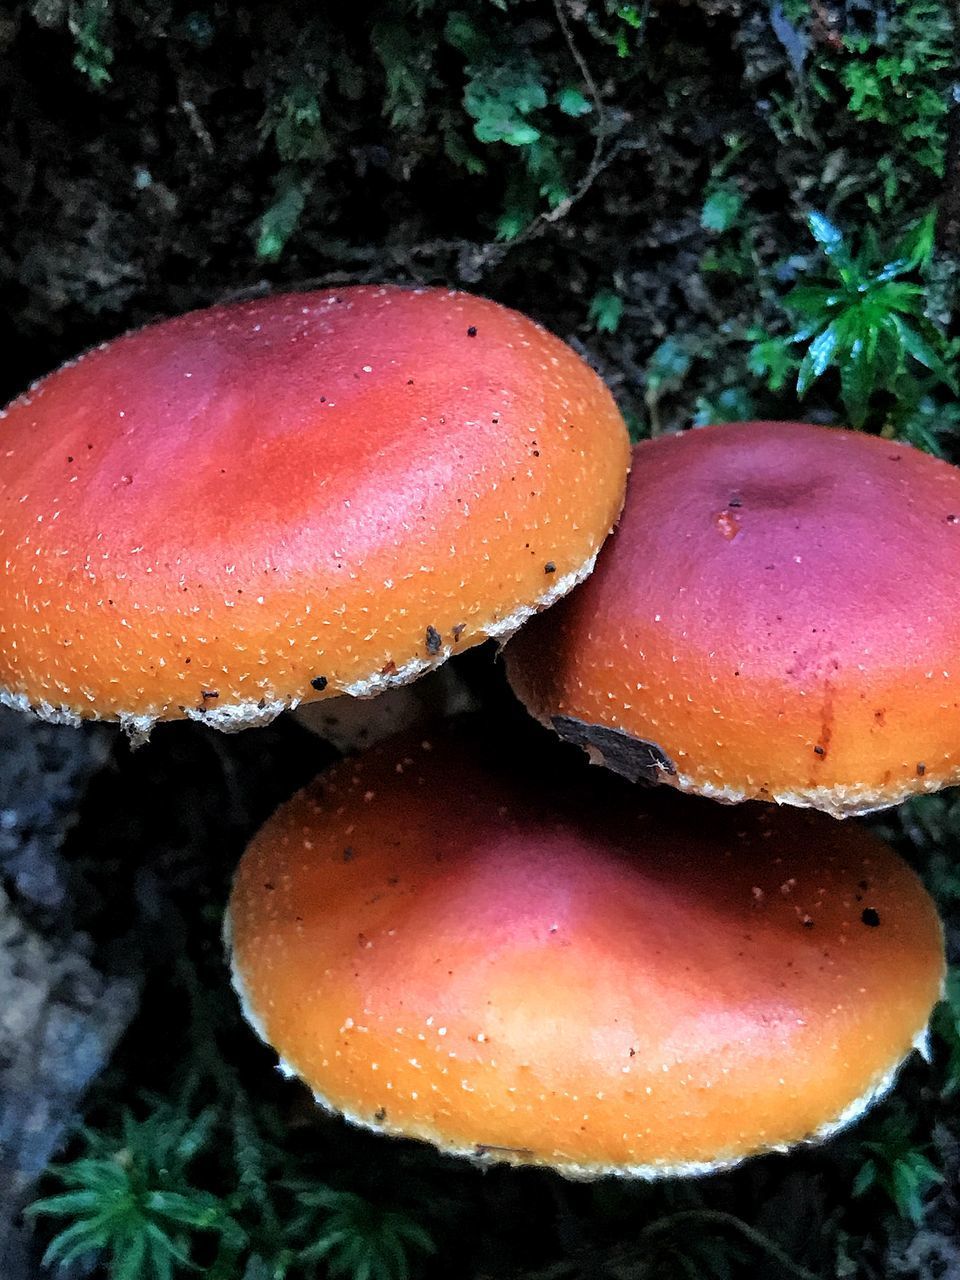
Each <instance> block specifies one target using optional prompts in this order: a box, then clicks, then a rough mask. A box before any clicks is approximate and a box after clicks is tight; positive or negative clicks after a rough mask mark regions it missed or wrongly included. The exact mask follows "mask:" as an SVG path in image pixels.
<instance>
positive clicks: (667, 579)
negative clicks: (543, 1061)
mask: <svg viewBox="0 0 960 1280" xmlns="http://www.w3.org/2000/svg"><path fill="white" fill-rule="evenodd" d="M958 599H960V471H958V470H957V469H956V468H954V467H951V466H949V465H948V464H947V463H945V462H940V461H937V460H935V459H933V458H931V457H929V456H928V455H926V454H922V453H920V452H918V451H917V450H915V449H912V448H910V447H909V446H906V445H902V444H894V443H890V442H889V441H885V440H880V439H876V438H873V437H868V436H864V435H860V434H856V433H853V432H847V431H838V430H835V429H832V428H825V427H813V426H806V425H803V424H797V423H742V424H732V425H726V426H718V427H708V428H704V429H702V430H696V431H691V432H688V433H686V434H685V435H682V436H673V437H663V438H661V439H658V440H656V441H649V442H645V443H643V444H640V445H638V446H637V447H636V449H635V450H634V466H633V472H632V476H631V482H630V484H629V486H628V497H627V504H626V507H625V509H624V515H623V519H622V521H621V523H620V526H619V528H618V531H617V533H616V534H615V536H614V537H613V538H612V539H611V541H610V543H609V545H608V547H607V548H606V549H605V550H604V553H603V554H602V555H601V557H600V558H599V561H598V566H597V571H596V572H595V573H594V575H593V576H592V577H591V579H590V580H589V582H587V583H586V584H585V585H584V586H583V587H582V588H580V589H579V590H578V591H577V592H576V594H575V595H574V596H572V597H571V598H570V599H569V600H568V601H566V602H565V603H564V604H563V605H562V606H561V607H559V608H558V609H557V610H554V611H552V612H551V613H550V614H549V616H545V617H544V618H542V619H537V620H535V621H534V623H533V624H532V625H531V626H530V628H529V629H528V631H526V632H525V633H523V634H521V635H519V636H518V637H517V638H516V639H515V640H514V641H513V642H511V644H510V645H509V646H508V648H507V652H506V662H507V669H508V673H509V676H510V680H511V683H512V685H513V687H514V689H515V690H516V692H517V693H518V694H519V696H520V697H521V699H522V700H523V701H524V702H525V704H526V705H527V707H528V709H529V710H531V711H532V712H533V714H534V715H536V716H537V717H538V718H539V719H541V720H543V721H544V722H545V723H553V725H554V727H555V728H559V729H560V731H561V732H563V729H564V722H568V723H571V724H573V725H574V726H576V723H577V722H582V724H585V725H588V726H594V727H595V728H597V729H598V730H600V731H603V730H610V731H617V732H620V733H626V734H630V735H633V736H634V737H635V738H637V739H640V740H641V741H643V742H645V743H648V744H653V746H654V747H655V748H656V749H657V750H658V751H659V752H660V753H661V756H662V759H663V762H664V763H663V764H662V767H661V768H660V769H659V771H658V775H657V776H658V778H659V780H662V781H667V782H671V783H673V785H676V786H678V787H680V788H681V789H683V790H688V791H697V792H701V793H703V794H706V795H710V796H713V797H715V798H717V799H725V800H741V799H745V798H751V797H754V798H761V799H775V800H778V801H781V802H786V803H794V804H800V805H813V806H815V807H819V808H823V809H825V810H827V811H829V812H832V813H834V814H837V815H843V814H845V813H850V812H857V811H863V810H868V809H872V808H878V807H882V806H884V805H889V804H895V803H897V802H898V801H900V800H902V799H903V798H905V797H906V796H907V795H909V794H911V793H912V792H914V791H931V790H936V789H937V788H939V787H942V786H945V785H948V784H950V783H953V782H955V781H957V779H958V777H960V732H958V728H957V726H958V724H960V611H958V610H957V608H956V601H957V600H958ZM547 652H549V654H550V660H549V662H544V661H543V655H544V654H545V653H547ZM558 721H559V723H558ZM576 732H580V733H581V735H582V733H583V732H584V730H582V729H580V730H576ZM566 736H568V737H570V736H571V734H567V735H566ZM574 740H576V739H575V738H574Z"/></svg>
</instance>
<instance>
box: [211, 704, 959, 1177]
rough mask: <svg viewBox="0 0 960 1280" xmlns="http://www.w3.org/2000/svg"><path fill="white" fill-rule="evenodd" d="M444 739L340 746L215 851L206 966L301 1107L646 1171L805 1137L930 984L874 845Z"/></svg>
mask: <svg viewBox="0 0 960 1280" xmlns="http://www.w3.org/2000/svg"><path fill="white" fill-rule="evenodd" d="M458 732H459V731H458V730H457V729H456V728H452V729H450V730H448V731H446V732H445V733H444V734H441V735H439V736H436V735H434V736H431V737H430V738H429V739H426V740H421V739H420V738H412V737H411V738H403V739H399V740H398V739H394V740H392V741H391V742H389V743H385V744H383V745H382V746H381V747H379V748H376V749H375V750H373V751H371V752H368V753H367V754H365V755H363V756H361V757H359V758H357V759H356V760H353V761H345V762H344V763H343V764H341V765H340V766H338V767H337V768H335V769H334V770H333V771H332V772H331V773H330V774H328V775H325V776H324V777H322V778H321V779H319V780H318V781H317V783H316V784H315V785H314V786H313V787H311V788H309V789H308V790H307V791H305V792H302V793H301V794H300V795H299V796H297V797H295V798H294V799H293V800H292V801H291V802H290V803H289V804H287V805H286V806H284V807H283V808H282V809H281V810H280V811H279V812H278V813H277V814H276V815H275V817H274V818H273V819H272V820H271V821H270V822H269V823H268V824H267V825H266V827H264V828H263V830H262V831H261V832H260V834H259V835H258V836H257V837H256V839H255V840H254V841H253V843H252V845H251V847H250V849H249V850H248V852H247V854H246V855H245V857H244V859H243V861H242V863H241V866H240V869H239V872H238V875H237V879H236V883H235V887H234V891H233V896H232V900H231V905H230V910H229V915H228V924H227V934H228V936H229V937H230V938H232V943H233V971H234V981H235V984H236V986H237V988H238V991H239V993H240V995H241V998H242V1000H243V1002H244V1007H245V1011H246V1013H247V1016H248V1018H250V1020H251V1021H252V1022H253V1024H254V1026H255V1027H256V1028H257V1029H258V1031H259V1033H260V1034H261V1035H262V1036H263V1038H264V1039H266V1040H267V1041H268V1042H269V1043H270V1044H272V1045H274V1047H275V1048H276V1049H277V1052H278V1053H279V1055H280V1058H281V1060H282V1061H283V1063H284V1064H285V1068H286V1069H287V1070H290V1071H292V1072H294V1073H296V1074H297V1075H299V1076H301V1077H303V1079H305V1080H306V1081H307V1083H308V1084H309V1085H310V1087H311V1088H312V1089H313V1090H314V1091H315V1093H316V1094H317V1096H318V1100H320V1101H321V1102H323V1103H324V1104H325V1105H326V1106H328V1107H330V1108H331V1109H333V1110H336V1111H339V1112H343V1113H344V1114H346V1115H347V1116H348V1117H349V1118H350V1119H352V1120H355V1121H357V1122H359V1123H361V1124H364V1125H368V1126H370V1127H372V1128H376V1129H380V1130H383V1131H384V1132H386V1133H393V1134H403V1135H406V1136H410V1137H418V1138H424V1139H427V1140H429V1141H431V1142H434V1143H436V1144H437V1145H438V1146H440V1147H442V1148H444V1149H446V1150H452V1151H458V1152H462V1153H465V1154H469V1155H479V1156H481V1157H486V1158H490V1159H500V1160H509V1161H512V1162H514V1163H542V1164H548V1165H552V1166H555V1167H557V1168H559V1169H561V1170H563V1171H565V1172H567V1173H569V1174H571V1175H573V1176H594V1175H599V1174H602V1173H609V1172H619V1173H628V1174H635V1175H640V1176H655V1175H658V1174H664V1175H666V1174H675V1173H695V1172H703V1171H705V1170H707V1169H710V1168H713V1167H718V1166H722V1165H725V1164H729V1163H732V1162H734V1161H736V1160H738V1159H740V1158H742V1157H744V1156H746V1155H749V1154H752V1153H755V1152H760V1151H765V1150H770V1149H774V1148H780V1147H784V1146H787V1145H789V1144H791V1143H795V1142H799V1141H802V1140H804V1139H807V1138H810V1137H811V1136H814V1135H820V1136H823V1135H825V1134H826V1133H828V1132H830V1131H831V1130H832V1129H833V1128H835V1127H837V1126H838V1125H840V1124H843V1123H846V1122H848V1121H849V1120H850V1119H851V1118H853V1117H854V1116H855V1115H856V1114H858V1113H859V1111H860V1110H861V1109H862V1108H863V1106H864V1105H866V1103H867V1102H868V1101H869V1100H870V1099H871V1098H872V1096H873V1095H874V1094H875V1093H876V1092H878V1091H881V1090H882V1089H884V1088H886V1087H888V1086H889V1084H890V1082H891V1079H892V1073H893V1071H894V1070H895V1067H896V1066H897V1064H898V1063H899V1062H900V1061H901V1060H902V1059H903V1058H904V1057H905V1056H906V1055H907V1054H908V1053H909V1052H910V1049H911V1047H912V1046H913V1044H914V1043H915V1041H916V1040H917V1039H918V1037H919V1036H920V1035H921V1034H922V1032H923V1029H924V1027H925V1025H926V1022H927V1018H928V1016H929V1012H930V1009H931V1007H932V1005H933V1003H934V1002H935V1001H936V999H937V998H938V994H939V990H940V985H941V981H942V976H943V954H942V939H941V932H940V927H939V923H938V921H937V918H936V913H935V910H934V907H933V904H932V903H931V901H930V899H929V897H928V896H927V894H926V893H925V891H924V890H923V889H922V887H921V886H920V884H919V882H918V881H917V879H916V878H915V877H914V875H913V873H912V872H911V871H910V870H909V869H908V868H907V867H906V865H905V864H904V863H903V862H902V861H901V860H900V859H899V858H898V857H897V856H896V855H895V854H894V853H893V851H892V850H891V849H889V848H888V847H887V846H885V845H883V844H881V843H880V842H879V841H877V840H876V839H875V838H874V837H872V836H871V835H870V834H869V833H868V832H866V831H865V830H863V829H862V828H861V827H859V826H858V825H856V824H852V823H851V824H839V823H836V822H833V821H832V820H831V819H828V818H826V817H824V816H823V815H820V814H814V813H803V812H798V811H796V810H777V809H774V808H772V807H768V806H756V805H748V806H744V807H742V808H739V809H736V810H733V809H719V808H718V807H717V806H714V805H710V804H709V803H708V802H705V801H703V802H701V801H697V800H692V799H689V798H686V799H678V798H677V797H675V796H673V795H672V794H671V793H669V792H666V791H659V792H656V793H652V794H651V793H649V792H644V791H641V790H640V789H638V788H636V787H635V786H632V785H630V784H628V783H624V782H620V781H619V780H617V779H615V778H613V777H612V776H610V775H607V774H604V773H602V772H601V771H599V770H596V771H594V770H586V769H585V768H584V769H583V770H581V773H580V777H579V781H578V780H577V778H576V777H564V778H563V779H558V780H557V783H556V785H551V784H550V783H549V782H548V781H545V780H544V779H543V778H542V777H541V780H540V781H539V783H537V784H532V783H530V781H529V780H528V782H527V783H524V782H521V781H519V780H513V781H511V780H510V778H509V776H508V775H507V773H506V772H503V773H499V772H494V771H491V769H490V768H489V767H488V765H487V764H486V763H481V762H480V761H479V759H478V755H477V749H476V747H474V746H472V745H467V744H466V743H464V742H463V741H461V740H460V739H458V737H457V734H458ZM583 773H586V774H588V775H589V777H588V778H587V779H586V780H585V779H584V778H583V776H582V775H583ZM864 913H868V914H866V915H865V914H864ZM875 921H876V922H875Z"/></svg>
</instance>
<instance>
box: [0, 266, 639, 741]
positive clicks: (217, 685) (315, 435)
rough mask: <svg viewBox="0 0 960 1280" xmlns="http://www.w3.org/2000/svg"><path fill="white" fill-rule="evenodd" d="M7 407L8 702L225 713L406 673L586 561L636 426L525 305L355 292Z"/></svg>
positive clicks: (178, 342) (107, 352) (135, 723)
mask: <svg viewBox="0 0 960 1280" xmlns="http://www.w3.org/2000/svg"><path fill="white" fill-rule="evenodd" d="M2 417H3V419H4V420H3V422H2V424H0V433H2V442H3V452H2V456H0V560H2V561H4V562H5V563H6V569H5V583H6V586H5V590H4V592H3V596H2V600H0V699H2V700H3V701H4V702H6V703H8V704H11V705H15V706H19V707H21V708H23V709H28V708H30V709H33V710H35V711H38V712H40V713H41V714H44V715H46V716H47V717H48V718H50V719H57V720H67V721H75V720H76V719H78V718H80V717H96V718H101V717H102V718H111V719H120V720H121V721H123V722H125V723H126V724H127V726H128V727H130V728H132V729H133V730H135V731H146V730H148V729H149V727H150V725H151V724H152V722H153V721H155V720H157V719H161V718H163V719H168V718H174V719H176V718H181V717H183V716H192V717H203V718H204V719H206V720H207V721H209V722H211V723H214V724H216V725H218V727H220V728H237V727H244V726H246V725H248V724H255V723H260V722H263V721H264V720H267V719H270V718H272V717H273V716H274V715H276V714H277V713H278V712H279V711H280V710H282V709H283V708H284V707H285V706H289V705H295V704H296V703H298V702H301V701H310V700H313V699H316V698H319V697H326V696H332V695H334V694H336V693H349V694H355V695H359V696H364V695H369V694H372V693H376V692H378V691H379V690H380V689H381V688H384V687H386V686H388V685H390V684H393V683H402V682H403V681H405V680H408V679H410V678H412V677H414V676H416V675H418V674H419V673H420V672H421V671H423V670H426V669H428V668H430V667H433V666H436V665H437V664H438V663H440V662H442V661H443V660H444V659H445V658H447V657H448V656H450V654H452V653H453V652H454V651H455V650H459V649H464V648H467V647H469V646H470V645H473V644H477V643H479V642H480V641H482V640H484V639H485V638H487V637H488V636H498V637H503V636H506V635H508V634H509V633H510V632H512V631H513V630H514V629H515V628H516V627H517V626H518V625H519V624H520V623H521V622H522V621H523V620H524V619H525V618H526V617H528V616H529V615H530V613H531V612H533V611H534V610H535V609H537V608H540V607H542V606H544V605H547V604H550V603H551V602H552V601H553V600H555V599H557V598H558V597H559V596H561V595H563V594H564V593H565V592H566V591H568V590H569V589H570V588H571V586H573V585H574V583H575V582H577V581H578V580H579V578H581V577H582V576H583V575H584V574H586V573H587V572H589V570H590V568H591V567H592V563H593V558H594V556H595V554H596V552H597V549H598V547H599V546H600V544H601V543H602V541H603V539H604V538H605V537H606V535H607V533H608V532H609V531H610V528H611V526H612V525H613V523H614V521H615V520H616V518H617V515H618V513H619V510H620V507H621V505H622V501H623V490H624V485H625V479H626V472H627V467H628V465H629V444H628V440H627V434H626V429H625V426H624V424H623V421H622V419H621V417H620V415H619V413H618V411H617V409H616V407H615V405H614V402H613V400H612V398H611V396H610V393H609V392H608V391H607V389H606V388H605V387H604V385H603V383H602V382H601V380H600V378H599V377H598V376H597V375H596V374H595V373H594V372H593V371H592V370H591V369H590V368H589V366H588V365H587V364H586V363H585V362H584V361H583V360H582V359H581V358H580V357H579V356H578V355H577V354H576V353H575V352H574V351H572V350H571V348H569V347H568V346H566V345H565V344H564V343H563V342H561V341H560V340H559V339H558V338H555V337H553V336H552V335H551V334H549V333H547V332H546V331H545V330H543V329H542V328H541V327H540V326H539V325H537V324H535V323H534V322H533V321H531V320H529V319H527V318H526V317H524V316H522V315H520V314H518V313H517V312H514V311H511V310H508V309H507V308H505V307H501V306H498V305H497V304H496V303H493V302H490V301H487V300H485V299H482V298H475V297H471V296H470V295H468V294H463V293H455V292H449V291H447V290H443V289H416V290H404V289H399V288H392V287H388V288H377V287H360V288H350V289H341V290H338V291H337V292H335V293H301V294H287V295H284V296H278V297H268V298H262V299H258V300H256V301H253V302H245V303H242V304H238V305H232V306H217V307H211V308H209V309H208V310H204V311H197V312H194V313H192V314H189V315H185V316H181V317H179V318H177V319H174V320H168V321H164V322H163V323H160V324H155V325H150V326H148V327H147V328H145V329H141V330H139V331H137V332H135V333H131V334H128V335H127V336H125V337H122V338H119V339H118V340H116V341H114V342H110V343H107V344H105V345H104V346H102V347H100V348H98V349H97V350H95V351H92V352H90V353H88V354H87V355H85V356H83V357H81V359H79V360H77V361H75V362H72V363H70V364H67V365H65V366H64V367H63V368H62V369H60V370H58V371H57V372H56V373H53V374H51V375H50V376H49V377H47V378H44V379H43V380H42V381H40V382H39V383H37V384H36V385H35V386H34V387H33V388H31V390H30V391H29V392H28V393H27V394H26V395H24V396H22V397H21V398H20V399H19V400H16V401H14V403H13V404H11V405H10V406H9V408H8V409H7V410H6V413H5V414H3V415H2Z"/></svg>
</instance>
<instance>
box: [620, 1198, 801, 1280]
mask: <svg viewBox="0 0 960 1280" xmlns="http://www.w3.org/2000/svg"><path fill="white" fill-rule="evenodd" d="M687 1223H690V1224H691V1225H692V1224H694V1223H696V1224H699V1225H701V1226H707V1227H715V1228H717V1229H718V1230H722V1231H735V1232H736V1233H737V1234H738V1235H740V1236H743V1238H744V1239H745V1240H747V1241H749V1243H750V1244H752V1245H753V1247H754V1248H755V1249H759V1250H760V1251H761V1252H762V1253H765V1254H767V1255H768V1256H769V1257H771V1258H773V1259H775V1261H776V1262H778V1263H779V1264H780V1266H781V1267H783V1269H784V1271H786V1273H787V1274H788V1275H790V1276H794V1277H795V1280H823V1277H822V1276H818V1275H817V1274H816V1273H815V1272H813V1271H808V1270H807V1268H806V1267H801V1266H800V1264H799V1263H797V1262H794V1261H793V1259H792V1258H791V1257H790V1256H789V1254H787V1253H786V1252H785V1251H784V1250H783V1249H781V1248H780V1246H779V1245H776V1244H774V1242H773V1241H772V1240H771V1239H770V1238H769V1236H765V1235H764V1234H763V1232H762V1231H758V1230H757V1229H756V1228H755V1227H751V1226H750V1225H749V1223H746V1222H744V1221H743V1219H742V1218H738V1217H737V1216H736V1215H735V1214H732V1213H724V1212H723V1211H722V1210H719V1209H684V1210H682V1211H681V1212H679V1213H673V1214H671V1215H670V1216H669V1217H668V1218H659V1219H658V1220H657V1221H656V1222H651V1223H650V1225H649V1226H648V1227H645V1228H644V1229H643V1231H641V1232H640V1242H641V1244H642V1242H643V1240H644V1238H645V1237H646V1238H648V1239H649V1238H650V1237H652V1236H656V1235H661V1234H665V1233H667V1232H669V1231H673V1230H674V1229H675V1228H677V1227H679V1226H684V1225H686V1224H687Z"/></svg>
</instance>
